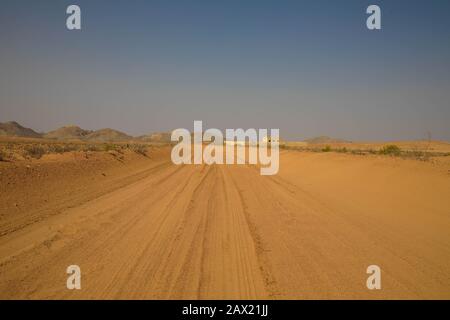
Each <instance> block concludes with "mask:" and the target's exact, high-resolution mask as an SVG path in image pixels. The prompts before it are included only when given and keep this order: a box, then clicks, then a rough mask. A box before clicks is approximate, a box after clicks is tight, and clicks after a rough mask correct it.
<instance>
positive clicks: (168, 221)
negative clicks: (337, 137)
mask: <svg viewBox="0 0 450 320" xmlns="http://www.w3.org/2000/svg"><path fill="white" fill-rule="evenodd" d="M169 152H170V149H168V148H161V149H154V150H153V151H152V153H151V156H150V158H142V157H138V155H135V154H133V155H125V158H124V159H123V161H121V162H120V161H116V160H115V159H112V158H111V159H110V158H102V157H101V156H98V157H99V158H96V159H95V161H94V160H93V159H91V160H92V161H93V162H89V161H91V160H89V159H87V160H86V159H85V160H84V161H85V162H83V163H82V164H81V165H80V164H79V163H80V162H78V161H75V160H74V159H75V157H76V155H70V156H68V155H64V157H65V158H64V159H65V160H64V161H65V163H66V171H67V172H68V173H67V174H68V176H69V177H70V181H71V182H70V183H69V184H67V185H65V184H61V183H59V182H58V181H60V178H61V176H63V175H64V172H59V173H58V171H56V170H55V166H58V167H60V166H61V164H60V163H61V161H62V160H61V159H59V158H57V157H56V158H51V159H49V158H48V157H47V158H44V159H42V160H40V161H36V162H34V163H33V167H32V169H33V170H34V171H33V172H34V173H32V174H28V175H27V178H26V179H28V180H27V185H33V184H35V185H38V181H39V177H38V175H45V174H46V172H47V180H46V181H47V182H46V184H44V185H42V188H41V191H39V192H37V193H36V194H33V193H31V191H29V190H31V189H29V190H28V189H26V188H25V190H24V191H23V192H24V193H26V194H28V197H25V196H24V193H22V194H21V193H17V192H18V189H19V187H20V185H21V183H20V181H19V182H18V181H16V180H15V178H14V177H15V176H14V172H18V170H17V168H13V167H12V166H13V165H12V164H2V166H1V167H0V170H1V175H0V180H1V185H2V186H5V184H4V183H5V182H9V184H8V185H9V187H3V189H2V192H1V195H0V199H1V203H2V207H1V208H0V214H1V217H2V218H1V220H0V221H1V223H0V230H1V236H0V298H4V299H10V298H51V299H53V298H64V299H79V298H100V299H102V298H123V299H129V298H138V299H146V298H152V299H155V298H156V299H166V298H181V299H197V298H199V299H221V298H232V299H238V298H246V299H255V298H269V299H310V298H319V299H325V298H338V299H346V298H357V299H380V298H389V299H397V298H407V299H408V298H425V299H430V298H438V299H440V298H446V299H448V298H450V278H449V272H448V271H449V270H450V234H449V232H448V230H450V172H449V171H448V170H449V166H450V163H449V162H448V160H447V159H444V160H442V161H435V162H422V161H414V160H404V159H399V158H391V157H382V156H355V155H351V154H337V153H309V152H295V151H282V153H281V164H280V173H279V174H278V175H277V176H261V175H260V174H259V170H258V168H256V167H254V166H249V165H228V166H227V165H222V166H207V165H198V166H194V165H191V166H189V165H186V166H175V165H173V164H172V163H171V162H170V158H169ZM93 163H96V164H95V165H94V164H93ZM38 164H39V166H37V165H38ZM77 165H79V169H78V171H77V169H76V166H77ZM14 166H17V164H14ZM89 166H92V167H91V168H90V170H87V169H86V168H88V167H89ZM21 170H26V169H21ZM28 170H29V168H28ZM22 179H25V178H22ZM52 188H53V189H58V191H54V192H52V193H51V190H52ZM27 190H28V191H27ZM46 192H47V194H48V197H47V201H45V202H42V203H41V202H39V201H37V199H42V194H46ZM21 208H23V209H21ZM72 264H77V265H79V266H80V267H81V271H82V290H74V291H70V290H67V289H66V279H67V274H66V272H65V271H66V268H67V266H69V265H72ZM371 264H377V265H379V266H380V267H381V270H382V290H379V291H370V290H368V289H367V288H366V279H367V277H368V275H367V274H366V268H367V266H369V265H371Z"/></svg>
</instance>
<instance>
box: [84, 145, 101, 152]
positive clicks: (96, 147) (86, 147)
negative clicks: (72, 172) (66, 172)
mask: <svg viewBox="0 0 450 320" xmlns="http://www.w3.org/2000/svg"><path fill="white" fill-rule="evenodd" d="M82 150H83V151H100V150H101V148H100V146H99V145H96V144H87V145H84V146H83V147H82Z"/></svg>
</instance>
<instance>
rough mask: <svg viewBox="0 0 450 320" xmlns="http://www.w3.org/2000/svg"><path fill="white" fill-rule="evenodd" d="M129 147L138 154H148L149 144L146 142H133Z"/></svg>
mask: <svg viewBox="0 0 450 320" xmlns="http://www.w3.org/2000/svg"><path fill="white" fill-rule="evenodd" d="M129 148H130V149H131V150H133V151H134V152H136V153H137V154H141V155H143V156H147V146H146V145H144V144H132V145H130V146H129Z"/></svg>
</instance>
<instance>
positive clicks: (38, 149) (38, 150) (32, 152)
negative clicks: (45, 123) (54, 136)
mask: <svg viewBox="0 0 450 320" xmlns="http://www.w3.org/2000/svg"><path fill="white" fill-rule="evenodd" d="M44 154H45V149H44V148H43V147H42V146H40V145H35V144H32V145H28V146H25V147H24V149H23V153H22V155H23V156H24V157H25V158H34V159H40V158H41V157H42V156H43V155H44Z"/></svg>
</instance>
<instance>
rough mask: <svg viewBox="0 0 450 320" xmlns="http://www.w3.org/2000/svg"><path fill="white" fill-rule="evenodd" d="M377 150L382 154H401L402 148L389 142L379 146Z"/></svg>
mask: <svg viewBox="0 0 450 320" xmlns="http://www.w3.org/2000/svg"><path fill="white" fill-rule="evenodd" d="M379 152H380V154H384V155H390V156H398V155H400V154H401V152H402V150H401V149H400V148H399V147H398V146H396V145H394V144H390V145H387V146H384V147H383V148H381V149H380V151H379Z"/></svg>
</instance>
